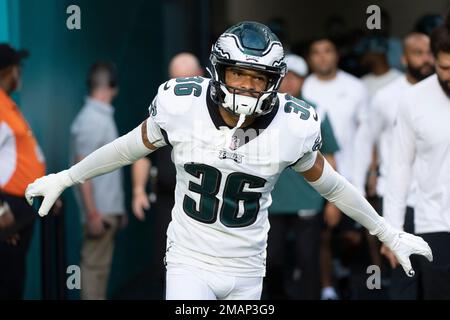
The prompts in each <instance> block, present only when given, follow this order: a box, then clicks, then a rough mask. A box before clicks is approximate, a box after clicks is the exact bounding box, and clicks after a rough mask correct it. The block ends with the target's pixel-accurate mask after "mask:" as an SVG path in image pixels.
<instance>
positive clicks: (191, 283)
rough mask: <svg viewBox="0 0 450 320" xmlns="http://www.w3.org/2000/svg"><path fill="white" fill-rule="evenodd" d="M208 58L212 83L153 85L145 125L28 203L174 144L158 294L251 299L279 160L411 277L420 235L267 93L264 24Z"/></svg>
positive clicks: (231, 35) (272, 65) (273, 50)
mask: <svg viewBox="0 0 450 320" xmlns="http://www.w3.org/2000/svg"><path fill="white" fill-rule="evenodd" d="M210 62H211V68H210V71H211V75H212V77H211V79H206V78H202V77H192V78H178V79H172V80H169V81H167V82H166V83H164V84H162V85H161V86H160V87H159V90H158V93H157V95H156V97H155V99H154V100H153V102H152V103H151V106H150V110H149V113H150V116H149V118H147V120H145V121H144V122H143V123H142V124H140V125H139V126H138V127H137V128H135V129H134V130H132V131H131V132H129V133H128V134H126V135H124V136H122V137H120V138H118V139H117V140H115V141H113V142H112V143H110V144H108V145H106V146H104V147H102V148H100V149H98V150H97V151H95V152H93V153H92V154H91V155H89V156H87V157H86V158H84V159H83V160H82V161H81V162H79V163H77V164H76V165H74V166H72V167H71V168H70V169H68V170H64V171H61V172H58V173H56V174H50V175H47V176H45V177H42V178H40V179H37V180H36V181H35V182H34V183H32V184H30V186H29V187H28V189H27V192H26V197H27V199H28V201H29V202H30V203H32V201H33V198H35V197H43V202H42V205H41V207H40V208H39V214H40V215H41V216H45V215H46V214H47V212H48V210H49V209H50V207H51V205H52V204H53V202H54V201H55V199H56V198H57V197H58V196H59V195H60V194H61V192H62V191H63V190H64V189H66V188H68V187H70V186H72V185H74V184H76V183H81V182H83V181H85V180H87V179H90V178H92V177H94V176H98V175H100V174H104V173H106V172H110V171H112V170H115V169H117V168H119V167H122V166H125V165H128V164H131V163H132V162H134V161H136V160H137V159H139V158H141V157H143V156H145V155H147V154H148V153H150V152H152V151H154V150H156V149H158V148H161V147H163V146H165V145H168V144H170V145H172V147H173V151H172V157H173V160H174V163H175V166H176V170H177V184H176V188H175V206H174V208H173V210H172V221H171V222H170V225H169V228H168V231H167V251H166V257H165V263H166V267H167V278H166V281H167V285H166V287H167V289H166V298H167V299H259V298H260V296H261V289H262V278H263V276H264V275H265V258H266V243H267V233H268V230H269V222H268V218H267V209H268V207H269V206H270V204H271V197H270V192H271V190H272V188H273V186H274V184H275V182H276V181H277V178H278V176H279V175H280V173H281V172H282V171H283V170H284V169H285V168H287V167H288V166H291V167H292V168H293V169H294V170H296V171H298V172H299V173H300V174H302V175H303V176H304V177H305V178H306V180H307V181H309V183H310V184H311V185H312V186H313V187H314V188H315V189H316V190H317V191H318V192H319V193H320V194H321V195H323V196H324V197H325V198H327V199H328V201H330V202H333V203H335V204H336V206H338V207H339V208H340V209H341V210H342V211H343V212H345V213H346V214H347V215H349V216H350V217H352V218H353V219H355V220H356V221H358V222H359V223H360V224H362V225H363V226H365V227H366V228H367V229H368V230H369V232H370V233H371V234H373V235H376V236H377V237H378V238H379V239H380V240H381V241H382V242H383V243H385V244H386V246H387V247H389V248H390V249H391V250H392V252H393V253H394V254H395V255H396V257H397V258H398V260H399V262H400V264H401V265H402V266H403V268H404V270H405V272H406V273H407V274H408V275H409V276H412V275H413V274H414V271H413V270H412V268H411V264H410V261H409V255H411V254H420V255H425V256H426V257H427V258H428V259H429V260H431V259H432V253H431V250H430V248H429V247H428V244H427V243H426V242H425V241H424V240H423V239H421V238H419V237H416V236H414V235H411V234H407V233H405V232H403V231H399V230H396V229H394V228H392V227H391V226H390V225H389V224H387V223H386V222H385V221H384V220H383V218H382V217H380V216H379V215H378V214H377V213H376V212H375V211H374V210H373V208H372V207H371V206H370V205H369V204H368V203H367V201H366V200H365V199H364V198H363V197H362V196H361V195H360V194H359V192H358V191H357V190H356V189H355V188H354V187H352V186H351V185H350V183H349V182H347V180H345V179H344V178H343V177H342V176H340V175H339V174H337V173H336V172H335V171H334V170H333V169H332V168H331V166H330V165H329V164H328V163H327V161H326V160H325V159H324V157H323V156H322V155H321V154H320V152H318V151H317V150H318V149H319V148H320V145H321V136H320V120H319V118H318V115H317V114H316V112H315V111H314V108H312V107H310V106H309V105H308V104H306V103H305V102H303V101H301V100H298V99H296V98H294V97H292V96H289V95H284V94H279V93H278V92H277V90H278V87H279V85H280V82H281V80H282V78H283V77H284V75H285V72H286V64H285V62H284V51H283V46H282V44H281V43H280V41H279V40H278V39H277V37H276V36H275V35H274V34H273V33H272V32H271V31H270V29H269V28H267V27H266V26H264V25H262V24H259V23H256V22H242V23H239V24H237V25H235V26H233V27H231V28H229V29H228V30H227V31H225V32H224V33H223V34H222V35H221V36H220V37H219V39H218V40H217V42H216V43H215V44H214V46H213V48H212V52H211V56H210ZM105 192H108V191H107V190H105ZM298 196H299V197H301V194H299V195H298Z"/></svg>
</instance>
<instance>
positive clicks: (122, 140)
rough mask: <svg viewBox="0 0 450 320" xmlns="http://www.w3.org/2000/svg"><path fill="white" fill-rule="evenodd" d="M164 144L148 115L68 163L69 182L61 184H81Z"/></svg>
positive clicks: (158, 129) (129, 162)
mask: <svg viewBox="0 0 450 320" xmlns="http://www.w3.org/2000/svg"><path fill="white" fill-rule="evenodd" d="M164 145H165V141H164V138H163V135H162V133H161V130H160V128H159V126H158V125H157V124H156V123H155V121H154V120H153V119H152V118H148V119H147V120H145V121H144V122H143V123H142V124H141V125H139V126H138V127H137V128H135V129H134V130H132V131H130V132H129V133H128V134H126V135H124V136H121V137H119V138H117V139H116V140H114V141H112V142H111V143H108V144H107V145H105V146H103V147H101V148H100V149H98V150H96V151H94V152H93V153H91V154H90V155H88V156H87V157H86V158H84V159H83V160H81V161H80V162H78V163H77V164H75V165H74V166H72V167H71V168H70V169H69V170H68V174H69V177H70V180H71V181H66V183H65V184H68V185H72V184H76V183H83V182H84V181H85V180H88V179H91V178H93V177H96V176H99V175H102V174H105V173H108V172H111V171H114V170H116V169H118V168H120V167H123V166H125V165H128V164H131V163H132V162H134V161H136V160H138V159H139V158H142V157H144V156H146V155H147V154H149V153H151V152H152V151H153V150H152V149H151V147H152V146H154V147H156V148H159V147H162V146H164Z"/></svg>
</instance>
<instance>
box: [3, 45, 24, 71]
mask: <svg viewBox="0 0 450 320" xmlns="http://www.w3.org/2000/svg"><path fill="white" fill-rule="evenodd" d="M28 56H29V53H28V51H27V50H15V49H14V48H13V47H11V46H10V45H9V44H7V43H0V70H3V69H6V68H7V67H9V66H12V65H15V64H19V63H20V61H21V60H22V59H24V58H26V57H28Z"/></svg>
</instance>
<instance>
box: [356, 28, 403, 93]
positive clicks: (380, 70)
mask: <svg viewBox="0 0 450 320" xmlns="http://www.w3.org/2000/svg"><path fill="white" fill-rule="evenodd" d="M388 47H389V43H388V40H387V39H386V38H384V37H383V36H381V35H373V36H368V37H366V38H364V39H362V40H361V41H360V42H359V44H358V45H357V47H356V51H357V52H358V53H359V54H360V55H361V64H362V65H363V66H364V67H365V68H367V69H368V70H369V73H367V74H366V75H364V76H363V77H362V78H361V81H362V82H363V83H364V85H365V86H366V88H367V91H368V92H369V97H370V99H372V98H373V97H374V96H375V94H376V93H377V92H378V90H380V89H381V88H383V87H384V86H386V85H387V84H389V83H390V82H392V81H394V80H395V79H396V78H398V77H399V76H401V75H402V73H401V72H400V71H398V70H397V69H395V68H391V67H390V66H389V62H388V58H387V51H388Z"/></svg>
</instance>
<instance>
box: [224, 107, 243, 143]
mask: <svg viewBox="0 0 450 320" xmlns="http://www.w3.org/2000/svg"><path fill="white" fill-rule="evenodd" d="M244 122H245V114H243V113H241V114H240V115H239V120H238V123H237V124H236V126H235V127H234V128H233V129H231V130H230V132H229V133H228V135H227V139H226V145H225V146H226V147H227V148H228V149H230V150H234V149H236V147H237V146H233V135H234V133H235V132H236V130H237V129H239V128H240V127H241V126H242V124H243V123H244Z"/></svg>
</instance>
